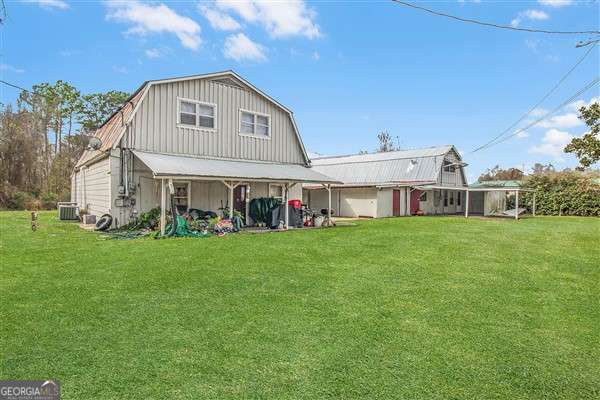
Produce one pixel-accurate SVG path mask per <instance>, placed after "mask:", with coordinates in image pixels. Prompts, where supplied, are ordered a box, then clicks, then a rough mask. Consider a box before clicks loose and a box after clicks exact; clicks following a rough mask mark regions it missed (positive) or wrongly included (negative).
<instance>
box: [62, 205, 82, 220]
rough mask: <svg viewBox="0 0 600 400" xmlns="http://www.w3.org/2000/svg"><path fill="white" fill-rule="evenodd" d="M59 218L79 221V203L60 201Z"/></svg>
mask: <svg viewBox="0 0 600 400" xmlns="http://www.w3.org/2000/svg"><path fill="white" fill-rule="evenodd" d="M58 219H60V220H61V221H78V220H79V207H77V203H58Z"/></svg>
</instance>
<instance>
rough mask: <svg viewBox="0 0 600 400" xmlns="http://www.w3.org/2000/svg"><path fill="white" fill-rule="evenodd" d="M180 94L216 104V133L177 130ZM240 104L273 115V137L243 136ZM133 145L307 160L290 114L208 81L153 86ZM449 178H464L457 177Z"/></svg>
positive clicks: (204, 153) (247, 92)
mask: <svg viewBox="0 0 600 400" xmlns="http://www.w3.org/2000/svg"><path fill="white" fill-rule="evenodd" d="M177 97H186V98H191V99H197V100H200V101H206V102H210V103H215V104H216V105H217V118H216V121H215V122H216V127H217V130H216V132H202V131H197V130H193V129H187V128H177ZM240 108H243V109H247V110H251V111H257V112H260V113H264V114H268V115H270V117H271V137H270V139H269V140H263V139H257V138H252V137H244V136H240V135H239V109H240ZM130 143H131V145H132V146H134V148H137V149H140V150H145V151H156V152H162V153H180V154H190V155H200V156H212V157H227V158H240V159H248V160H261V161H276V162H284V163H303V162H304V160H303V157H302V153H301V147H300V143H299V141H298V139H297V138H296V136H295V133H294V129H293V124H292V121H291V118H290V116H289V115H288V114H287V112H285V111H283V110H282V109H280V108H279V107H278V106H276V105H275V104H273V103H272V102H270V101H268V100H266V99H264V98H262V97H261V96H259V95H258V94H256V93H254V92H253V91H250V90H247V89H245V88H244V89H241V88H237V87H232V86H228V85H223V84H220V83H215V82H212V81H209V80H207V79H198V80H190V81H184V82H173V83H164V84H160V85H153V86H152V88H151V89H150V90H149V91H148V92H147V93H146V96H145V98H144V99H143V101H142V103H141V104H140V107H139V109H138V112H137V115H136V116H135V117H134V119H133V122H132V125H131V135H130ZM454 158H455V157H454ZM458 173H460V171H459V172H458ZM448 178H449V179H454V181H455V182H460V181H461V177H460V176H459V175H455V176H453V177H448Z"/></svg>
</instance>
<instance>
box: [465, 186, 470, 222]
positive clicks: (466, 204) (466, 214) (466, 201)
mask: <svg viewBox="0 0 600 400" xmlns="http://www.w3.org/2000/svg"><path fill="white" fill-rule="evenodd" d="M465 218H469V189H467V190H465Z"/></svg>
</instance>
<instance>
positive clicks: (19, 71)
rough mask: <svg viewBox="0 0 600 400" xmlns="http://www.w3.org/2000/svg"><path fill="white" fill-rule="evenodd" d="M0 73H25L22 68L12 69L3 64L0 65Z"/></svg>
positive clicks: (10, 66)
mask: <svg viewBox="0 0 600 400" xmlns="http://www.w3.org/2000/svg"><path fill="white" fill-rule="evenodd" d="M0 71H5V72H14V73H15V74H22V73H23V72H25V70H24V69H23V68H17V67H13V66H12V65H9V64H5V63H0Z"/></svg>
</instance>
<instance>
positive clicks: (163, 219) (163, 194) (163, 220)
mask: <svg viewBox="0 0 600 400" xmlns="http://www.w3.org/2000/svg"><path fill="white" fill-rule="evenodd" d="M165 197H166V190H165V180H164V179H161V180H160V235H161V236H163V235H164V234H165V223H166V221H167V210H166V205H165Z"/></svg>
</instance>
